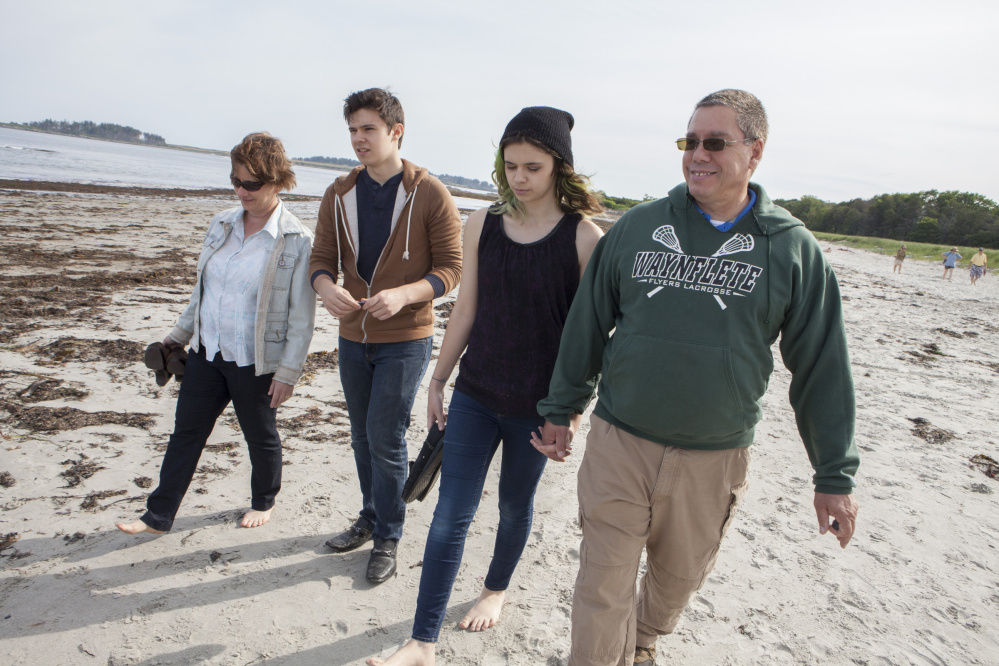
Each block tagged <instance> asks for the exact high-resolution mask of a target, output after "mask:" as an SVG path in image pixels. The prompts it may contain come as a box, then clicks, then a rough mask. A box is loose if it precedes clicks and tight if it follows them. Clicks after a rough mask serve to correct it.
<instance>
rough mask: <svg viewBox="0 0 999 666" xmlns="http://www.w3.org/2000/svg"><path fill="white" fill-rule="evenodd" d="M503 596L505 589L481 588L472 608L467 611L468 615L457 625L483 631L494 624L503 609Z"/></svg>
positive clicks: (504, 595)
mask: <svg viewBox="0 0 999 666" xmlns="http://www.w3.org/2000/svg"><path fill="white" fill-rule="evenodd" d="M505 598H506V591H505V590H499V591H496V590H488V589H486V588H482V592H481V593H479V598H478V600H477V601H476V602H475V605H474V606H472V610H470V611H468V615H466V616H465V617H464V619H463V620H462V621H461V622H459V623H458V626H459V627H461V628H462V629H468V630H469V631H484V630H486V629H489V628H490V627H494V626H496V623H497V622H499V619H500V613H501V612H502V611H503V600H504V599H505Z"/></svg>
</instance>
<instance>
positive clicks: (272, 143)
mask: <svg viewBox="0 0 999 666" xmlns="http://www.w3.org/2000/svg"><path fill="white" fill-rule="evenodd" d="M229 157H230V158H231V159H232V168H233V171H235V169H236V164H242V165H243V166H244V167H245V168H246V170H247V171H249V172H250V175H251V176H253V177H254V178H255V179H257V180H260V181H263V182H265V183H268V184H271V185H277V186H278V189H279V190H290V189H292V188H294V187H295V183H296V182H297V181H296V180H295V172H294V171H292V169H291V160H289V159H288V155H287V154H286V153H285V152H284V144H283V143H281V139H279V138H277V137H275V136H271V135H270V134H269V133H267V132H254V133H253V134H247V135H246V137H245V138H244V139H243V140H242V141H240V142H239V145H237V146H235V147H234V148H233V149H232V150H231V151H229Z"/></svg>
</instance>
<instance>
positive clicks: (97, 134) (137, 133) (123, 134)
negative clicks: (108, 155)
mask: <svg viewBox="0 0 999 666" xmlns="http://www.w3.org/2000/svg"><path fill="white" fill-rule="evenodd" d="M12 124H20V125H21V127H28V128H30V129H34V130H41V131H43V132H57V133H59V134H72V135H73V136H89V137H94V138H96V139H111V140H113V141H131V142H133V143H151V144H155V145H158V146H165V145H166V139H164V138H163V137H161V136H160V135H159V134H150V133H149V132H143V131H141V130H137V129H135V128H134V127H129V126H128V125H115V124H114V123H100V124H98V123H95V122H91V121H89V120H84V121H83V122H72V123H71V122H69V121H66V120H51V119H48V120H43V121H41V122H30V123H23V124H21V123H12Z"/></svg>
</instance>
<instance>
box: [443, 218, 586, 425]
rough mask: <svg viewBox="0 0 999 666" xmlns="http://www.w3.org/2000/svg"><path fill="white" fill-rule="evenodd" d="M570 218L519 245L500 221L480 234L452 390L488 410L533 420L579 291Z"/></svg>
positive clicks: (575, 221) (492, 221) (575, 222)
mask: <svg viewBox="0 0 999 666" xmlns="http://www.w3.org/2000/svg"><path fill="white" fill-rule="evenodd" d="M580 219H582V216H581V215H580V214H579V213H568V214H566V215H563V216H562V219H561V220H559V222H558V224H556V225H555V228H554V229H552V231H551V233H549V234H548V235H547V236H545V237H544V238H542V239H540V240H537V241H535V242H533V243H527V244H521V243H516V242H514V241H512V240H510V238H509V237H508V236H507V235H506V232H505V231H504V230H503V217H502V216H501V215H497V214H494V213H489V214H487V215H486V219H485V222H484V223H483V225H482V235H481V236H480V237H479V270H478V290H479V292H478V298H477V303H476V310H475V323H474V324H473V325H472V331H471V333H470V335H469V337H468V348H467V349H466V351H465V355H464V356H462V357H461V364H460V366H459V368H458V379H457V380H456V381H455V388H456V389H457V390H459V391H461V392H462V393H464V394H466V395H468V396H470V397H472V398H474V399H475V400H477V401H479V402H481V403H482V404H483V405H485V406H486V407H488V408H490V409H492V410H493V411H495V412H497V413H499V414H503V415H507V416H517V417H537V416H538V410H537V405H538V401H539V400H541V399H542V398H544V397H545V396H546V395H548V384H549V382H550V381H551V377H552V372H553V371H554V369H555V359H556V357H557V356H558V346H559V340H560V339H561V337H562V327H563V326H564V325H565V319H566V316H568V314H569V306H570V305H572V299H573V297H574V296H575V295H576V289H577V288H578V287H579V256H578V255H577V253H576V225H578V224H579V221H580Z"/></svg>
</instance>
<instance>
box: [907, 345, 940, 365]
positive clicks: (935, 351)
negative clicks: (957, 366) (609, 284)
mask: <svg viewBox="0 0 999 666" xmlns="http://www.w3.org/2000/svg"><path fill="white" fill-rule="evenodd" d="M905 353H906V354H908V355H909V356H912V357H913V358H911V359H909V360H910V361H912V362H913V363H924V364H925V363H932V362H933V361H936V360H937V359H938V358H940V357H942V356H948V354H945V353H943V351H941V350H940V346H939V345H938V344H937V343H935V342H927V343H925V344H923V345H922V346H921V349H920V350H919V351H916V350H913V349H907V350H906V352H905Z"/></svg>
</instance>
